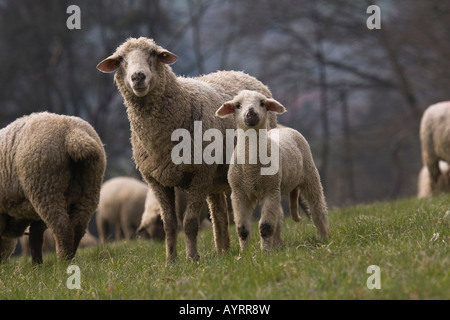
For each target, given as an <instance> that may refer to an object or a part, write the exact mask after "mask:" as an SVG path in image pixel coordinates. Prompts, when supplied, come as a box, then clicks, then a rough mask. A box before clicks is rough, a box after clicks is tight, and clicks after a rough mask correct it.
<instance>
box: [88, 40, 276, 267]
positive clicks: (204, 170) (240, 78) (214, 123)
mask: <svg viewBox="0 0 450 320" xmlns="http://www.w3.org/2000/svg"><path fill="white" fill-rule="evenodd" d="M176 60H177V56H176V55H174V54H173V53H171V52H169V51H167V50H165V49H164V48H162V47H160V46H158V45H157V44H156V43H155V42H154V41H153V40H152V39H148V38H143V37H141V38H139V39H136V38H130V39H128V40H127V41H126V42H125V43H124V44H122V45H121V46H119V47H118V48H117V50H116V52H115V53H114V54H113V55H112V56H110V57H109V58H107V59H105V60H103V61H102V62H100V63H99V64H98V66H97V68H98V69H99V70H100V71H103V72H114V71H117V72H116V74H115V76H114V79H115V83H116V84H117V87H118V89H119V91H120V92H121V94H122V96H123V98H124V100H125V106H126V107H127V114H128V119H129V121H130V124H131V142H132V146H133V157H134V160H135V162H136V165H137V167H138V169H139V170H140V172H141V174H142V176H143V177H144V179H145V180H146V181H147V182H148V184H149V185H150V187H151V188H152V189H153V191H154V192H155V195H156V197H157V198H158V201H159V202H160V205H161V209H162V218H163V221H164V229H165V233H166V257H167V260H168V261H170V260H173V259H175V258H176V256H177V252H176V240H177V230H178V228H177V218H176V214H175V200H174V198H175V197H174V187H180V188H181V189H184V190H185V191H186V192H187V194H188V199H187V209H186V213H185V215H184V220H183V229H184V231H185V234H186V255H187V257H188V258H189V259H192V260H197V259H198V258H199V254H198V251H197V233H198V228H199V226H198V221H199V218H198V217H199V214H200V212H201V207H202V205H203V203H204V201H205V199H206V200H207V202H208V205H209V208H210V212H211V217H212V221H213V228H214V240H215V246H216V251H217V252H219V253H221V252H224V251H227V250H228V249H229V245H230V240H229V235H228V219H227V207H226V199H225V194H224V192H225V191H226V190H227V189H229V186H228V183H227V180H226V176H227V170H228V165H226V164H225V163H226V160H225V159H223V161H222V163H223V164H218V163H213V164H206V163H205V162H202V161H201V164H192V163H193V162H195V161H187V162H184V163H182V164H175V163H174V161H173V160H172V157H171V153H172V149H173V148H174V146H176V145H177V144H178V142H175V141H172V133H173V132H174V131H175V130H177V129H186V130H187V131H188V132H189V133H190V134H191V137H193V136H194V128H198V126H196V125H195V122H196V121H201V125H202V126H201V129H202V131H201V132H200V134H202V137H203V133H204V132H205V131H206V130H207V129H210V128H216V129H218V130H220V132H222V134H223V135H224V136H225V130H226V129H234V127H235V124H234V121H233V119H226V120H222V119H218V118H216V117H215V116H214V113H215V111H216V109H217V107H218V106H220V105H222V104H223V103H224V102H226V101H228V100H230V99H231V98H232V97H233V96H235V95H236V94H237V93H238V92H239V91H241V90H243V89H249V90H256V91H259V92H261V93H262V94H264V95H265V96H267V97H270V96H271V93H270V91H269V89H268V88H267V87H266V86H264V85H263V84H262V83H261V82H260V81H258V80H256V79H255V78H253V77H251V76H249V75H246V74H244V73H242V72H235V71H219V72H216V73H212V74H209V75H205V76H201V77H198V78H184V77H177V76H176V75H175V74H174V73H173V71H172V69H171V67H170V66H169V65H170V64H173V63H174V62H175V61H176ZM270 123H271V127H275V126H276V117H272V119H271V121H270ZM197 124H198V123H197ZM196 133H198V132H196ZM223 140H225V139H223ZM189 143H191V142H189ZM223 143H224V147H223V150H225V149H226V148H225V141H223ZM206 146H207V143H206V142H204V141H203V145H198V144H195V143H194V141H192V148H191V150H192V153H191V155H194V152H195V151H196V150H197V151H198V150H201V151H202V150H203V149H204V148H205V147H206ZM201 148H203V149H201ZM221 156H222V155H221ZM224 156H225V152H224V154H223V157H224ZM223 157H222V158H223ZM191 159H192V157H191Z"/></svg>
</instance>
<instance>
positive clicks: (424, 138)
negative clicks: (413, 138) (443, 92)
mask: <svg viewBox="0 0 450 320" xmlns="http://www.w3.org/2000/svg"><path fill="white" fill-rule="evenodd" d="M449 123H450V102H440V103H437V104H434V105H432V106H430V107H428V109H427V110H425V112H424V114H423V116H422V120H421V122H420V143H421V149H422V162H423V165H424V166H426V167H427V168H428V171H429V174H430V177H431V179H430V180H429V181H430V190H431V192H432V193H433V194H434V193H436V192H437V191H438V190H437V189H438V187H437V184H438V180H439V176H440V174H441V172H440V170H439V160H442V161H445V162H447V163H450V125H449Z"/></svg>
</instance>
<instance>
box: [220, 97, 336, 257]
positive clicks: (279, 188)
mask: <svg viewBox="0 0 450 320" xmlns="http://www.w3.org/2000/svg"><path fill="white" fill-rule="evenodd" d="M285 111H286V109H285V108H284V107H283V106H282V105H281V104H280V103H279V102H277V101H275V100H273V99H269V98H267V97H265V96H264V95H262V94H260V93H258V92H255V91H248V90H244V91H241V92H240V93H239V94H238V95H237V96H236V97H235V98H234V99H233V100H232V101H229V102H227V103H225V104H223V105H222V106H221V107H220V109H219V110H217V112H216V116H219V117H221V118H225V117H228V116H230V115H235V119H236V124H237V127H238V129H242V130H238V138H237V139H238V143H237V146H236V148H235V150H234V154H233V160H234V161H232V163H231V164H230V169H229V171H228V182H229V184H230V186H231V189H232V195H231V200H232V204H233V210H234V214H235V222H236V228H237V232H238V235H239V242H240V246H241V250H242V251H244V250H246V249H247V248H248V239H249V235H250V232H251V218H252V213H253V210H254V208H255V205H256V203H257V202H259V201H261V204H262V210H261V219H260V221H259V231H260V236H261V249H262V250H270V249H271V248H272V247H274V246H277V245H279V244H280V243H281V222H282V216H283V214H282V208H281V196H282V195H289V200H290V213H291V216H292V218H293V219H294V220H295V221H299V220H300V217H299V215H298V197H299V193H301V194H302V196H303V197H304V200H306V202H307V203H308V205H309V207H310V211H311V217H312V220H313V222H314V224H315V226H316V228H317V231H318V233H319V237H320V238H321V240H325V239H327V238H328V237H329V235H330V231H329V227H328V213H327V206H326V202H325V197H324V194H323V188H322V184H321V182H320V177H319V173H318V171H317V169H316V166H315V164H314V161H313V157H312V154H311V150H310V148H309V145H308V142H307V141H306V140H305V138H304V137H303V136H302V135H301V134H300V133H299V132H297V131H295V130H294V129H291V128H286V127H283V128H277V129H272V130H270V131H267V130H266V128H267V126H266V119H267V116H268V114H269V113H270V112H274V113H279V114H281V113H284V112H285ZM251 129H254V130H255V131H254V133H255V134H256V135H257V137H258V140H257V141H258V144H259V146H258V152H257V157H254V155H253V160H255V159H256V160H257V161H256V163H255V164H250V162H251V159H252V154H250V153H251V151H252V148H253V150H254V145H253V146H252V145H251V143H247V142H244V141H243V139H244V140H245V139H246V138H245V137H246V136H250V135H251V134H250V132H251ZM265 137H266V139H265ZM249 139H250V138H249ZM277 142H278V143H277ZM277 149H278V150H277ZM266 150H267V155H268V157H270V158H271V159H272V160H275V161H279V162H278V163H275V164H274V163H271V164H270V166H269V163H267V161H265V162H266V163H267V164H264V163H263V162H264V161H262V159H264V155H263V154H262V153H264V152H265V151H266ZM277 151H278V152H279V153H278V154H279V157H277ZM242 155H245V156H246V158H248V159H249V161H248V162H249V163H244V164H240V162H239V161H241V162H242V160H245V159H239V158H240V156H242ZM266 160H267V159H266ZM244 162H245V161H244ZM273 169H275V170H273ZM276 169H278V170H276ZM271 170H272V172H270V171H271Z"/></svg>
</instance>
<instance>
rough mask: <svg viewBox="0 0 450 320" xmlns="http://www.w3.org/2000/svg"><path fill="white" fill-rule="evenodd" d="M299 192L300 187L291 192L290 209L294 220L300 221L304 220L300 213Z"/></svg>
mask: <svg viewBox="0 0 450 320" xmlns="http://www.w3.org/2000/svg"><path fill="white" fill-rule="evenodd" d="M299 194H300V191H299V189H298V187H297V188H295V189H294V190H292V191H291V192H290V193H289V211H290V213H291V217H292V220H294V221H295V222H299V221H301V220H302V218H301V217H300V215H299V214H298V201H299Z"/></svg>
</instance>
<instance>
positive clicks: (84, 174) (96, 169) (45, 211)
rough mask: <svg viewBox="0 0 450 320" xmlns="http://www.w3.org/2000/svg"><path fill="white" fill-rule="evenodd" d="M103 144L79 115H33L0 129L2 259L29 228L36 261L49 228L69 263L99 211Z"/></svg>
mask: <svg viewBox="0 0 450 320" xmlns="http://www.w3.org/2000/svg"><path fill="white" fill-rule="evenodd" d="M105 166H106V157H105V151H104V149H103V144H102V142H101V140H100V138H99V137H98V135H97V133H96V132H95V130H94V129H93V128H92V126H90V125H89V124H88V123H87V122H86V121H83V120H82V119H80V118H77V117H69V116H62V115H56V114H51V113H47V112H43V113H34V114H31V115H29V116H25V117H22V118H20V119H18V120H16V121H14V122H13V123H11V124H10V125H8V126H7V127H6V128H4V129H2V130H0V261H1V260H6V259H7V258H8V257H9V256H10V255H11V253H12V251H13V250H14V247H15V245H16V243H17V239H18V238H19V237H21V236H22V235H23V233H24V231H25V229H26V228H27V227H28V226H29V227H30V232H29V239H30V251H31V256H32V261H33V262H34V263H42V262H43V261H42V243H43V235H44V231H45V229H46V228H47V227H48V228H50V229H51V230H52V231H53V234H54V236H55V240H56V252H57V255H58V257H59V258H64V259H68V260H71V259H72V258H73V257H74V256H75V253H76V251H77V248H78V245H79V243H80V240H81V238H82V237H83V235H84V234H85V232H86V228H87V225H88V222H89V219H90V217H91V215H92V214H93V213H94V211H95V209H96V208H97V204H98V198H99V194H100V187H101V183H102V180H103V175H104V172H105Z"/></svg>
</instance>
